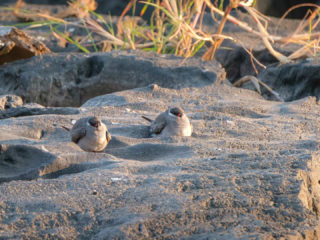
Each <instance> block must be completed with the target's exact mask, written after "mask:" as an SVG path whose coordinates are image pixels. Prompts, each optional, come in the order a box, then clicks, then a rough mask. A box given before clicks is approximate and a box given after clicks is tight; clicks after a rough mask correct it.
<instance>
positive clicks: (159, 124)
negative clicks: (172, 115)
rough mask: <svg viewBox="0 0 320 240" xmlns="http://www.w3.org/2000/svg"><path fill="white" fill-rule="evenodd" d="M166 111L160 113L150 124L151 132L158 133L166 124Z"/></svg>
mask: <svg viewBox="0 0 320 240" xmlns="http://www.w3.org/2000/svg"><path fill="white" fill-rule="evenodd" d="M166 124H167V122H166V113H161V114H160V115H159V116H158V117H157V118H156V119H155V120H154V121H153V122H152V123H151V125H150V130H151V132H152V133H155V134H159V133H161V131H162V130H163V129H164V127H165V126H166Z"/></svg>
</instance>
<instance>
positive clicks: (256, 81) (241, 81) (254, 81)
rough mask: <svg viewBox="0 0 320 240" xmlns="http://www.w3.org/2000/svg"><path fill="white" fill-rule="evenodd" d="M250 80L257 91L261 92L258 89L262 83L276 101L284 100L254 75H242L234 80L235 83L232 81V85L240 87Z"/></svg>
mask: <svg viewBox="0 0 320 240" xmlns="http://www.w3.org/2000/svg"><path fill="white" fill-rule="evenodd" d="M249 81H250V82H251V83H252V84H253V85H254V86H255V88H256V89H257V91H258V93H259V94H261V89H260V85H262V86H263V87H264V88H266V89H267V91H268V92H270V93H271V94H272V95H273V96H274V97H275V98H276V99H277V100H278V101H280V102H284V100H283V99H282V98H281V97H280V95H279V93H277V92H276V91H274V90H272V89H271V88H270V87H269V86H268V85H267V84H265V83H264V82H262V81H261V80H260V79H258V78H256V77H254V76H249V75H248V76H244V77H242V78H240V79H239V80H238V81H236V82H235V83H233V84H232V85H233V86H234V87H241V86H242V85H243V84H244V83H246V82H249Z"/></svg>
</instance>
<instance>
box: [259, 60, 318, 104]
mask: <svg viewBox="0 0 320 240" xmlns="http://www.w3.org/2000/svg"><path fill="white" fill-rule="evenodd" d="M319 75H320V62H319V61H318V60H316V59H315V60H311V61H307V60H305V61H301V60H300V61H297V62H295V63H290V64H284V65H278V64H274V65H271V66H269V67H268V68H267V69H266V70H265V71H263V72H261V73H260V74H259V75H258V78H259V79H261V80H262V81H263V82H265V83H266V84H267V85H268V86H269V87H271V88H272V89H273V90H275V91H276V92H278V93H279V94H280V96H281V97H282V98H283V99H284V100H285V101H293V100H296V99H301V98H304V97H307V96H315V97H317V98H319V97H320V82H319ZM262 93H263V96H264V97H266V98H267V99H273V96H271V95H270V93H269V92H268V91H266V89H264V88H262Z"/></svg>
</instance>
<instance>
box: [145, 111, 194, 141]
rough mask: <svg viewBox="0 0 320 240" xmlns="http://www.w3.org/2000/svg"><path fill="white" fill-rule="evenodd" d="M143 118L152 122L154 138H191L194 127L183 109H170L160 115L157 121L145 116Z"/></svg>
mask: <svg viewBox="0 0 320 240" xmlns="http://www.w3.org/2000/svg"><path fill="white" fill-rule="evenodd" d="M142 118H144V119H146V120H147V121H149V122H151V125H150V133H151V134H152V135H153V136H156V135H160V136H166V137H167V136H191V134H192V130H193V127H192V125H191V124H190V121H189V118H188V117H187V115H186V114H185V113H184V111H183V110H182V108H180V107H174V108H168V109H167V111H165V112H163V113H160V114H159V115H158V116H157V117H156V119H155V120H151V119H149V118H147V117H145V116H142Z"/></svg>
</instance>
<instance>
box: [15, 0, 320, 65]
mask: <svg viewBox="0 0 320 240" xmlns="http://www.w3.org/2000/svg"><path fill="white" fill-rule="evenodd" d="M139 2H140V3H143V4H144V7H143V8H142V10H141V12H140V15H141V16H142V15H144V13H145V11H146V10H147V8H153V13H152V16H151V18H150V21H149V23H146V22H145V21H141V19H140V18H137V17H128V16H127V15H128V12H129V10H130V9H131V10H132V12H133V13H135V12H136V4H137V0H131V1H130V2H129V4H128V5H127V7H126V8H125V10H124V11H123V13H122V15H121V16H120V17H119V19H118V21H117V23H114V22H112V19H111V17H109V18H107V19H106V18H104V17H103V16H102V15H100V14H98V13H96V12H95V9H96V7H97V4H96V2H95V0H72V1H71V2H69V7H68V8H67V9H66V10H65V11H63V12H60V13H58V14H56V15H54V16H53V15H50V14H48V13H40V12H37V13H35V12H28V11H25V10H23V2H22V0H18V1H17V4H16V7H15V8H13V9H12V10H13V13H14V14H15V15H16V16H17V17H18V18H19V19H25V20H28V21H32V20H34V19H38V18H41V19H42V20H43V19H45V21H42V22H41V23H39V21H37V22H31V23H29V24H31V25H32V24H34V25H39V26H43V25H44V24H46V25H49V26H50V29H51V30H52V33H53V34H54V36H56V37H57V38H58V39H60V41H62V42H63V41H64V42H70V43H72V44H74V45H76V46H77V47H78V48H79V49H81V50H82V51H84V52H87V53H88V52H90V51H89V49H88V48H89V47H88V45H85V44H83V43H82V42H81V41H78V40H76V39H72V37H70V36H69V34H68V32H63V31H60V30H59V26H61V25H64V26H73V27H79V28H84V29H85V30H86V33H87V36H86V39H87V40H89V42H90V44H89V45H91V46H92V47H93V48H94V49H95V51H107V50H111V49H144V50H152V51H155V52H157V53H173V54H176V55H178V56H184V57H186V58H187V57H191V56H193V55H194V54H196V53H197V52H198V51H199V50H200V49H201V48H206V49H205V51H204V54H203V55H202V59H203V60H211V59H213V58H214V55H215V52H216V50H217V49H218V48H219V47H220V46H221V44H222V42H223V40H224V39H231V40H234V41H236V39H233V38H232V37H230V36H227V35H225V34H223V28H224V25H225V23H226V21H231V22H233V23H234V24H236V25H237V26H238V27H239V28H241V29H243V30H245V31H248V32H250V33H252V34H254V35H257V36H259V37H260V38H261V41H262V42H263V43H264V45H265V46H266V48H267V49H268V50H269V51H270V53H271V54H272V55H273V56H275V57H276V58H277V59H278V60H279V62H280V63H287V62H290V61H291V60H293V59H295V58H299V57H301V56H303V55H314V54H316V53H317V52H318V50H319V36H320V33H319V32H314V31H315V28H316V27H317V25H318V23H319V17H318V16H319V6H317V5H314V4H301V5H300V6H312V7H316V9H315V10H314V11H313V12H309V13H308V14H307V15H306V17H305V18H304V19H303V20H301V23H300V25H299V26H298V28H297V30H296V31H295V32H294V33H293V34H292V35H290V36H273V35H271V34H269V33H268V31H267V22H268V19H267V18H266V17H265V16H263V15H262V14H261V13H259V12H258V11H257V10H256V9H255V8H253V5H254V4H255V1H253V0H249V1H247V0H230V1H229V5H228V6H226V7H225V9H223V1H218V0H216V1H215V3H212V2H211V1H210V0H141V1H139ZM300 6H297V7H300ZM238 7H242V8H244V9H245V10H246V11H247V12H248V13H249V14H250V15H251V17H252V18H253V19H254V21H255V23H256V26H249V25H248V24H247V23H245V22H242V21H240V20H238V19H237V18H235V17H233V16H231V15H230V11H231V10H232V9H235V8H238ZM291 10H293V9H289V11H291ZM206 12H210V13H211V16H212V18H213V19H214V20H215V21H216V22H217V24H219V28H218V30H217V32H216V33H214V34H212V33H209V32H205V31H203V30H202V21H203V18H204V14H205V13H206ZM216 15H220V16H221V17H220V19H221V20H220V21H217V20H216V19H217V18H216ZM69 16H75V17H76V18H67V17H69ZM306 28H308V29H309V32H308V34H301V32H302V30H304V29H306ZM255 29H258V30H255ZM94 34H97V35H100V36H101V37H102V38H103V40H101V41H100V42H96V41H95V40H94V39H95V38H94V37H93V35H94ZM274 41H277V42H282V43H284V44H286V43H289V42H294V43H297V44H300V45H301V48H300V49H299V50H297V51H296V52H294V53H293V54H291V55H290V56H284V55H283V54H281V53H279V52H278V51H276V50H275V49H274V48H273V46H272V44H273V42H274ZM98 45H99V46H102V47H100V48H98V47H97V46H98ZM247 51H248V52H249V54H250V51H249V50H247ZM252 58H253V59H254V60H255V61H257V60H256V59H255V58H254V57H253V56H252ZM259 64H260V63H259Z"/></svg>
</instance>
